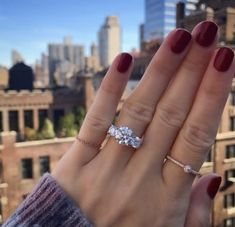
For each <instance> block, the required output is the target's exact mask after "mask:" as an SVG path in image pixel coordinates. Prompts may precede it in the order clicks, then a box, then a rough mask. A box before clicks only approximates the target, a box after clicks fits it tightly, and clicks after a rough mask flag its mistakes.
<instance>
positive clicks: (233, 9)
mask: <svg viewBox="0 0 235 227" xmlns="http://www.w3.org/2000/svg"><path fill="white" fill-rule="evenodd" d="M196 6H197V7H196V9H195V10H194V11H193V12H192V13H191V14H189V15H187V13H186V11H185V10H184V8H185V6H184V4H182V3H179V4H178V5H177V27H181V28H186V29H187V30H189V31H192V29H193V28H194V27H195V25H196V24H198V23H199V22H201V21H203V20H211V21H214V22H215V23H217V24H218V26H219V28H220V36H219V40H220V42H221V43H231V44H232V43H235V1H229V0H223V1H208V0H207V1H206V0H204V1H202V0H201V1H199V3H198V4H196Z"/></svg>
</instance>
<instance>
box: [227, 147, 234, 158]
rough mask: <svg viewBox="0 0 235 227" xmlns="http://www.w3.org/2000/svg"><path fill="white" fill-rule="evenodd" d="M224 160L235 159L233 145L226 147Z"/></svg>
mask: <svg viewBox="0 0 235 227" xmlns="http://www.w3.org/2000/svg"><path fill="white" fill-rule="evenodd" d="M226 158H235V145H228V146H226Z"/></svg>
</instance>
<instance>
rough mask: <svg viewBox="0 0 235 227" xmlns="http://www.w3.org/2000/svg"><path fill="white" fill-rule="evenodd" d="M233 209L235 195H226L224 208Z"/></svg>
mask: <svg viewBox="0 0 235 227" xmlns="http://www.w3.org/2000/svg"><path fill="white" fill-rule="evenodd" d="M230 207H235V194H234V193H232V194H228V195H225V196H224V208H230Z"/></svg>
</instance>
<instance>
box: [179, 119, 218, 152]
mask: <svg viewBox="0 0 235 227" xmlns="http://www.w3.org/2000/svg"><path fill="white" fill-rule="evenodd" d="M182 133H183V134H182V135H183V139H184V142H185V143H186V145H187V146H188V147H189V149H190V150H191V151H195V152H197V153H203V154H205V152H206V151H208V150H209V149H210V148H211V146H212V145H213V143H214V136H213V135H212V133H211V132H210V131H209V130H208V129H205V128H203V127H202V126H199V125H196V124H192V123H187V124H185V126H184V128H183V130H182Z"/></svg>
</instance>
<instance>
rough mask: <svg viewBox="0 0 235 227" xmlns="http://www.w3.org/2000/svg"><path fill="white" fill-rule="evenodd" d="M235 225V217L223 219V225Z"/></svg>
mask: <svg viewBox="0 0 235 227" xmlns="http://www.w3.org/2000/svg"><path fill="white" fill-rule="evenodd" d="M234 226H235V218H228V219H225V220H224V227H234Z"/></svg>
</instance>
